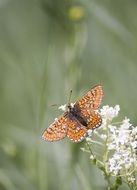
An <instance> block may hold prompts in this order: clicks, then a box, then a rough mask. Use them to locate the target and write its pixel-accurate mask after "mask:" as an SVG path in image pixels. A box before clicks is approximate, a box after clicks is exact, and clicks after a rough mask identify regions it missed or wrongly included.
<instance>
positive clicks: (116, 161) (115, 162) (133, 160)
mask: <svg viewBox="0 0 137 190" xmlns="http://www.w3.org/2000/svg"><path fill="white" fill-rule="evenodd" d="M108 127H109V130H110V132H111V136H110V142H109V143H108V149H109V150H112V151H113V155H112V157H111V158H110V159H109V160H108V165H109V170H110V172H112V173H113V174H114V175H117V174H119V173H125V172H128V173H130V172H133V171H134V170H136V169H137V155H136V148H137V127H133V126H132V125H131V123H130V122H129V119H127V118H126V119H124V120H123V122H122V124H121V125H120V127H119V128H117V127H116V126H112V125H109V126H108ZM128 173H125V174H126V175H129V174H128Z"/></svg>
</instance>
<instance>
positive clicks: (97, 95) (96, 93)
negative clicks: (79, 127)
mask: <svg viewBox="0 0 137 190" xmlns="http://www.w3.org/2000/svg"><path fill="white" fill-rule="evenodd" d="M102 99H103V89H102V86H101V85H97V86H95V87H93V88H92V89H91V90H90V91H88V92H87V94H85V95H84V96H82V98H80V99H79V100H78V101H77V102H76V103H75V105H76V106H77V105H78V107H80V109H81V110H82V109H87V108H88V109H93V110H95V109H98V108H99V106H100V104H101V102H102Z"/></svg>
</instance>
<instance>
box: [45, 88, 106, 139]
mask: <svg viewBox="0 0 137 190" xmlns="http://www.w3.org/2000/svg"><path fill="white" fill-rule="evenodd" d="M102 98H103V89H102V86H101V85H97V86H95V87H94V88H92V89H91V90H90V91H89V92H88V93H87V94H85V95H84V96H83V97H82V98H80V99H79V100H78V101H76V102H75V103H74V104H73V106H72V104H70V103H69V104H68V105H67V111H66V112H64V113H63V114H62V115H61V116H60V117H59V118H57V119H55V121H54V122H53V123H52V124H51V125H50V126H49V127H48V128H47V129H46V130H45V131H44V132H43V135H42V138H43V139H44V140H46V141H58V140H61V139H63V138H65V137H68V138H69V139H70V140H71V141H73V142H80V141H82V140H83V139H84V138H85V137H86V136H87V135H88V130H89V129H95V128H97V127H99V126H100V125H101V124H102V118H101V116H100V114H99V113H98V112H97V109H98V108H99V106H100V104H101V102H102Z"/></svg>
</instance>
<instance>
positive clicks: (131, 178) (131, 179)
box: [128, 174, 136, 183]
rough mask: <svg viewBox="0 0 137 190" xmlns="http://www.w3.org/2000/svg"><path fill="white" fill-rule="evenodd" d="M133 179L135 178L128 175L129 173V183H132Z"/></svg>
mask: <svg viewBox="0 0 137 190" xmlns="http://www.w3.org/2000/svg"><path fill="white" fill-rule="evenodd" d="M135 180H136V179H135V178H134V177H133V176H130V174H129V177H128V181H129V183H134V181H135Z"/></svg>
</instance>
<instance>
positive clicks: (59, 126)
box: [42, 112, 68, 142]
mask: <svg viewBox="0 0 137 190" xmlns="http://www.w3.org/2000/svg"><path fill="white" fill-rule="evenodd" d="M67 121H68V113H67V112H65V113H64V114H63V115H61V116H60V117H59V118H58V119H55V121H54V122H53V123H52V124H51V125H50V126H49V127H48V128H47V129H46V130H45V131H44V132H43V134H42V138H43V139H44V140H46V141H50V142H51V141H58V140H61V139H63V138H65V137H66V134H67V123H68V122H67Z"/></svg>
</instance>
